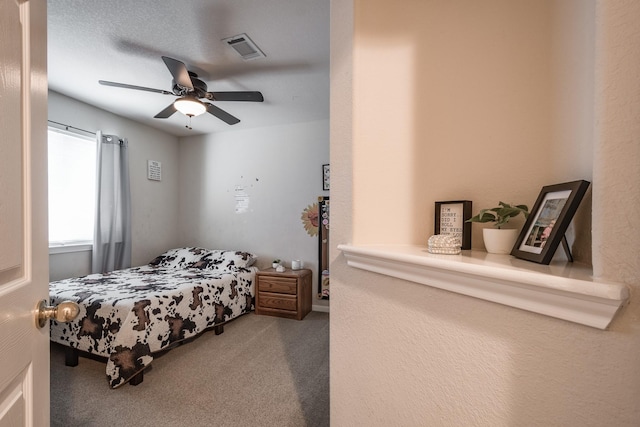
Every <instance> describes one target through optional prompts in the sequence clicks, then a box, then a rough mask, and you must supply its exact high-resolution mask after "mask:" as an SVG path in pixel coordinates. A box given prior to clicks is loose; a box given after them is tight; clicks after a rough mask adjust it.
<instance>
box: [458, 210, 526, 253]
mask: <svg viewBox="0 0 640 427" xmlns="http://www.w3.org/2000/svg"><path fill="white" fill-rule="evenodd" d="M520 214H523V215H524V217H525V219H526V218H527V217H528V216H529V208H528V207H527V205H515V206H512V205H510V204H508V203H504V202H500V203H499V204H498V206H497V207H495V208H490V209H482V210H481V211H480V212H479V213H478V215H476V216H474V217H472V218H470V219H468V220H467V222H492V223H493V228H485V229H483V230H482V237H483V239H484V246H485V248H486V249H487V252H489V253H492V254H509V253H511V249H512V248H513V245H514V244H515V242H516V239H517V238H518V230H517V229H514V228H502V227H503V226H504V225H506V224H507V223H508V222H509V220H510V219H511V218H514V217H516V216H518V215H520Z"/></svg>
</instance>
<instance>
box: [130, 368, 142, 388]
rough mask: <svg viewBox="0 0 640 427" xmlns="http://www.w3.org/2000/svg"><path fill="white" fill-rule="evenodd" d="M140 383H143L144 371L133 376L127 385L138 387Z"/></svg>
mask: <svg viewBox="0 0 640 427" xmlns="http://www.w3.org/2000/svg"><path fill="white" fill-rule="evenodd" d="M142 381H144V371H140V372H138V373H137V374H135V375H134V377H133V378H131V379H130V380H129V384H131V385H138V384H140V383H141V382H142Z"/></svg>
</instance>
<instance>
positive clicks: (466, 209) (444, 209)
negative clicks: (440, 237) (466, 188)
mask: <svg viewBox="0 0 640 427" xmlns="http://www.w3.org/2000/svg"><path fill="white" fill-rule="evenodd" d="M471 205H472V203H471V200H450V201H442V202H436V214H435V227H434V234H459V236H460V243H461V245H462V246H461V248H462V249H471V223H470V222H466V221H467V220H468V219H470V218H471V216H472V214H471V208H472V206H471ZM460 213H461V214H462V216H460ZM452 228H454V229H456V230H452ZM458 229H459V230H458Z"/></svg>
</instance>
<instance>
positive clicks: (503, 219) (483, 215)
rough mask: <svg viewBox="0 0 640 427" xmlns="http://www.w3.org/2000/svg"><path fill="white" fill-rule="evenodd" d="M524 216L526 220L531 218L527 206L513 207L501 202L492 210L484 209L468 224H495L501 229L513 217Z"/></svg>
mask: <svg viewBox="0 0 640 427" xmlns="http://www.w3.org/2000/svg"><path fill="white" fill-rule="evenodd" d="M520 214H523V215H524V217H525V218H527V217H528V216H529V208H528V207H527V205H516V206H511V205H510V204H508V203H504V202H500V203H499V206H497V207H495V208H491V209H482V210H480V212H479V213H478V215H476V216H474V217H472V218H470V219H468V220H467V221H466V222H495V224H494V227H497V228H500V227H502V226H503V225H505V224H506V223H508V222H509V220H510V219H511V218H513V217H516V216H518V215H520Z"/></svg>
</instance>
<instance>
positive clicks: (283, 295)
mask: <svg viewBox="0 0 640 427" xmlns="http://www.w3.org/2000/svg"><path fill="white" fill-rule="evenodd" d="M310 311H311V270H307V269H302V270H291V269H287V270H285V271H284V272H282V273H278V272H277V271H276V270H275V269H273V268H269V269H267V270H262V271H259V272H257V273H256V314H266V315H269V316H279V317H288V318H291V319H297V320H302V319H303V318H304V316H306V315H307V314H308V313H309V312H310Z"/></svg>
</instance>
